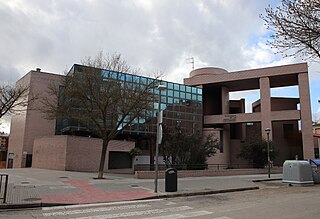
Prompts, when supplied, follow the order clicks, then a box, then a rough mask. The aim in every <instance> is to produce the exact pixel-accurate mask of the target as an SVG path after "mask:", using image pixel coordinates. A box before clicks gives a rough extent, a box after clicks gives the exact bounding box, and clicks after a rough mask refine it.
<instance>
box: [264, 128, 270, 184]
mask: <svg viewBox="0 0 320 219" xmlns="http://www.w3.org/2000/svg"><path fill="white" fill-rule="evenodd" d="M265 131H266V133H267V153H268V178H270V140H269V134H270V131H271V129H270V128H266V130H265Z"/></svg>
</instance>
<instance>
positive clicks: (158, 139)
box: [154, 84, 166, 193]
mask: <svg viewBox="0 0 320 219" xmlns="http://www.w3.org/2000/svg"><path fill="white" fill-rule="evenodd" d="M164 89H166V86H164V85H162V84H160V85H159V86H158V90H159V100H158V115H157V137H156V167H155V176H154V192H155V193H157V192H158V170H159V161H158V160H159V144H161V140H162V125H161V123H162V114H161V91H162V90H164Z"/></svg>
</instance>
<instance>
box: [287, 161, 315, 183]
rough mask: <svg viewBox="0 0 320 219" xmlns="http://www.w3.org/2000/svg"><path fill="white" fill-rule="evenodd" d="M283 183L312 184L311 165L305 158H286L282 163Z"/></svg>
mask: <svg viewBox="0 0 320 219" xmlns="http://www.w3.org/2000/svg"><path fill="white" fill-rule="evenodd" d="M282 182H283V183H290V184H291V183H294V184H301V185H302V184H313V183H314V182H313V177H312V170H311V165H310V163H309V162H308V161H307V160H286V161H285V162H284V163H283V174H282Z"/></svg>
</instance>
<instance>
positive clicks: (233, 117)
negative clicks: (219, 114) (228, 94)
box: [223, 115, 237, 122]
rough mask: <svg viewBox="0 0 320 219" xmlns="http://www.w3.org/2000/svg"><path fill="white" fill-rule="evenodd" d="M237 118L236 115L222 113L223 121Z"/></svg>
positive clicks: (232, 120) (233, 120) (231, 120)
mask: <svg viewBox="0 0 320 219" xmlns="http://www.w3.org/2000/svg"><path fill="white" fill-rule="evenodd" d="M236 120H237V115H224V119H223V122H235V121H236Z"/></svg>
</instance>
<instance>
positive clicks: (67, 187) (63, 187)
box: [49, 186, 76, 189]
mask: <svg viewBox="0 0 320 219" xmlns="http://www.w3.org/2000/svg"><path fill="white" fill-rule="evenodd" d="M75 188H76V187H74V186H50V187H49V189H75Z"/></svg>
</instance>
